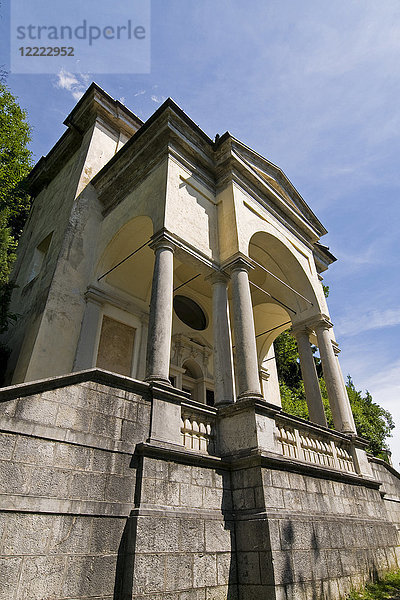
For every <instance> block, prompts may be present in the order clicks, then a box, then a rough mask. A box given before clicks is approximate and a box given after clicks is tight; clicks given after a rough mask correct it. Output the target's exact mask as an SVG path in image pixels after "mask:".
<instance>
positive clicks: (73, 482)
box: [0, 377, 150, 600]
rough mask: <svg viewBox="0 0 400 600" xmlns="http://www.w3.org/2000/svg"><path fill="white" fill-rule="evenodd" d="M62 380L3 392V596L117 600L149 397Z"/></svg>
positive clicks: (0, 492)
mask: <svg viewBox="0 0 400 600" xmlns="http://www.w3.org/2000/svg"><path fill="white" fill-rule="evenodd" d="M75 379H77V378H76V377H75ZM69 381H70V382H71V381H72V383H70V384H69V385H62V387H58V388H56V389H51V385H50V386H49V384H47V383H46V382H44V383H43V384H42V388H43V389H44V391H42V392H39V393H34V392H35V391H37V390H36V389H35V386H34V385H31V386H29V385H27V386H17V389H18V393H19V396H18V397H16V398H12V399H7V397H8V396H10V395H12V390H11V389H10V388H8V389H7V390H4V391H3V392H0V398H1V395H3V397H2V398H1V400H3V401H2V403H1V404H0V412H1V428H2V432H1V434H0V448H1V455H0V459H1V460H0V542H1V544H0V545H1V551H0V561H1V567H0V570H1V572H2V577H1V578H0V599H1V600H14V599H15V600H44V599H47V598H49V599H50V598H51V599H55V598H57V599H61V598H62V599H74V600H75V599H77V598H85V599H86V598H88V599H89V598H90V599H92V598H93V599H96V600H99V599H101V600H106V599H107V600H111V599H112V598H114V588H115V585H116V582H115V574H116V565H117V562H118V553H119V552H120V545H121V539H122V537H123V532H124V529H125V528H126V523H127V518H128V516H129V514H130V511H131V510H132V508H133V507H134V496H135V487H136V475H137V474H136V464H135V459H134V458H133V453H134V449H135V445H136V443H137V442H138V441H143V440H144V439H146V437H147V436H148V431H149V422H150V401H149V399H148V398H147V399H146V389H145V386H140V385H139V386H136V388H137V389H136V390H135V389H134V388H133V389H132V386H131V389H121V388H116V387H113V386H110V385H109V384H108V385H106V384H103V383H96V382H92V381H81V382H76V383H73V381H74V377H72V378H70V379H69ZM67 382H68V379H66V378H60V381H59V383H67ZM109 383H112V381H111V382H109ZM119 385H121V381H119Z"/></svg>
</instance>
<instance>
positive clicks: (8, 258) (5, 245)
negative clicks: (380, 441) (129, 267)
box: [0, 83, 32, 332]
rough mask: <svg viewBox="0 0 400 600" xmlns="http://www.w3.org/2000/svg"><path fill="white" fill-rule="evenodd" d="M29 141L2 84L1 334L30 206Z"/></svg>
mask: <svg viewBox="0 0 400 600" xmlns="http://www.w3.org/2000/svg"><path fill="white" fill-rule="evenodd" d="M30 139H31V128H30V126H29V124H28V122H27V119H26V113H25V111H24V110H22V109H21V107H20V106H19V104H18V102H17V99H16V98H15V96H13V95H12V94H11V92H10V91H9V90H8V88H7V87H6V86H5V84H4V83H0V332H3V331H5V329H7V326H8V323H9V321H10V319H12V318H13V315H10V314H9V313H8V311H7V306H8V302H9V299H10V294H11V290H12V284H11V283H10V281H9V277H10V272H11V268H12V264H13V262H14V260H15V250H16V247H17V243H18V239H19V237H20V235H21V233H22V228H23V226H24V223H25V221H26V218H27V215H28V211H29V206H30V203H29V195H28V192H27V188H26V184H25V177H26V175H27V174H28V172H29V170H30V168H31V166H32V155H31V152H30V151H29V150H28V148H27V144H28V143H29V141H30Z"/></svg>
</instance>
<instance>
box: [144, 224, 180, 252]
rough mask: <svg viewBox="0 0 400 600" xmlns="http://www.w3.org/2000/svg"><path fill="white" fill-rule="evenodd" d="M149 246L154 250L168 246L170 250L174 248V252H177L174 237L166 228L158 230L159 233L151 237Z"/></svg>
mask: <svg viewBox="0 0 400 600" xmlns="http://www.w3.org/2000/svg"><path fill="white" fill-rule="evenodd" d="M149 246H150V248H151V249H152V250H154V251H156V250H159V249H160V248H168V249H169V250H172V252H175V248H176V244H175V240H174V238H173V237H172V235H171V234H170V233H169V232H168V231H167V230H166V229H161V230H160V231H157V233H155V234H154V235H153V236H152V237H151V240H150V243H149Z"/></svg>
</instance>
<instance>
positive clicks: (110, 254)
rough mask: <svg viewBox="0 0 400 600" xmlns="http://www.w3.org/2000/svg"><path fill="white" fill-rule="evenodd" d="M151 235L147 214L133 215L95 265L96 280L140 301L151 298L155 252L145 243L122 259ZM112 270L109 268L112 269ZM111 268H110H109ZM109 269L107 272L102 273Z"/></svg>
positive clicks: (149, 220) (115, 235) (112, 239)
mask: <svg viewBox="0 0 400 600" xmlns="http://www.w3.org/2000/svg"><path fill="white" fill-rule="evenodd" d="M152 235H153V222H152V220H151V218H150V217H147V216H139V217H134V218H133V219H131V220H130V221H128V222H127V223H125V224H124V225H123V226H122V227H121V228H120V229H119V230H118V231H117V232H116V233H115V234H114V235H113V237H112V238H111V240H110V241H109V242H108V243H107V245H106V247H105V249H104V251H103V253H102V255H101V258H100V260H99V261H98V264H97V268H96V276H95V281H96V283H97V284H98V282H100V283H101V285H102V286H105V287H107V288H109V289H110V288H116V289H117V290H119V291H121V292H123V293H126V294H129V295H130V296H134V297H136V298H138V299H140V300H142V301H147V300H148V299H149V297H150V292H151V282H152V275H153V265H154V253H153V251H152V250H151V248H149V247H148V246H144V247H143V248H142V249H141V250H139V251H138V252H137V253H136V254H134V255H133V256H131V257H130V258H128V259H127V260H125V261H124V262H122V263H121V264H120V265H119V266H118V267H117V268H115V269H113V267H115V266H116V265H118V263H120V262H121V261H123V260H124V259H125V258H126V257H127V256H128V255H129V254H131V253H132V252H134V251H135V250H136V249H137V248H140V246H142V245H143V244H145V243H146V242H147V241H148V240H149V239H150V238H151V236H152ZM111 269H112V270H111ZM110 270H111V271H110ZM108 271H110V272H109V273H108V274H107V275H105V274H106V273H107V272H108Z"/></svg>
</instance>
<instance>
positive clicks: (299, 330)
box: [289, 323, 313, 339]
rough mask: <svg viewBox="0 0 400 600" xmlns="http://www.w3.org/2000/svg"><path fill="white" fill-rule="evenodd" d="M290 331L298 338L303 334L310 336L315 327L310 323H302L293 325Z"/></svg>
mask: <svg viewBox="0 0 400 600" xmlns="http://www.w3.org/2000/svg"><path fill="white" fill-rule="evenodd" d="M289 333H291V334H292V335H293V336H294V337H295V338H296V339H297V338H298V337H300V336H301V335H306V336H307V337H308V338H309V337H310V335H311V334H312V333H313V328H312V327H310V326H309V325H304V323H303V324H300V325H292V327H291V329H290V331H289Z"/></svg>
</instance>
